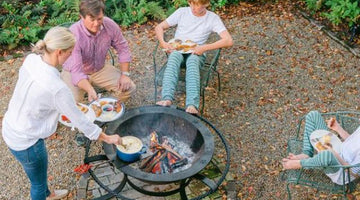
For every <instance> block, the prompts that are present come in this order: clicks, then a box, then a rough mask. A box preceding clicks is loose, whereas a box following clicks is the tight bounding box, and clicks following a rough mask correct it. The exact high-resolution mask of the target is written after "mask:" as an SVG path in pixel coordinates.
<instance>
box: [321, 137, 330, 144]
mask: <svg viewBox="0 0 360 200" xmlns="http://www.w3.org/2000/svg"><path fill="white" fill-rule="evenodd" d="M322 139H323V142H324V144H326V145H327V144H330V145H331V136H330V135H324V136H323V137H322Z"/></svg>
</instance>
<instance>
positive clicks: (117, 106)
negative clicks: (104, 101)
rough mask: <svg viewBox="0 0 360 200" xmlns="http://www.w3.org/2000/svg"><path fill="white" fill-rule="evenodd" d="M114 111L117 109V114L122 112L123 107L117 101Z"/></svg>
mask: <svg viewBox="0 0 360 200" xmlns="http://www.w3.org/2000/svg"><path fill="white" fill-rule="evenodd" d="M114 109H115V111H116V112H117V113H118V112H120V111H121V109H122V106H121V103H120V101H116V102H115V105H114Z"/></svg>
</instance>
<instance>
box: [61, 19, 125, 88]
mask: <svg viewBox="0 0 360 200" xmlns="http://www.w3.org/2000/svg"><path fill="white" fill-rule="evenodd" d="M70 30H71V32H72V33H74V35H75V37H76V44H75V47H74V50H73V52H72V54H71V56H70V57H69V58H68V59H67V60H66V62H65V63H64V65H63V69H64V70H66V71H69V72H70V73H71V78H72V83H73V84H74V85H77V84H78V83H79V81H80V80H82V79H88V75H90V74H93V73H94V72H97V71H99V70H100V69H102V68H103V67H104V64H105V59H106V54H107V52H108V49H109V48H110V47H111V46H112V47H114V49H115V50H116V52H117V57H118V61H119V63H126V62H130V61H131V54H130V50H129V46H128V43H127V41H126V39H125V38H124V36H123V35H122V32H121V30H120V28H119V26H118V25H117V24H116V23H115V22H114V21H113V20H112V19H110V18H108V17H104V21H103V26H102V28H101V30H100V31H99V32H98V33H97V34H96V35H92V34H91V33H90V32H89V31H88V30H87V29H86V27H85V26H84V23H83V20H82V19H81V20H79V21H78V22H76V23H74V24H73V25H72V26H71V27H70Z"/></svg>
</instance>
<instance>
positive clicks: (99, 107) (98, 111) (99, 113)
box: [91, 104, 102, 117]
mask: <svg viewBox="0 0 360 200" xmlns="http://www.w3.org/2000/svg"><path fill="white" fill-rule="evenodd" d="M91 108H92V109H93V110H94V112H95V116H96V117H100V115H101V113H102V110H101V106H98V105H96V104H91Z"/></svg>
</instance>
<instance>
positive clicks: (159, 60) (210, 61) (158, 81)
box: [153, 27, 221, 114]
mask: <svg viewBox="0 0 360 200" xmlns="http://www.w3.org/2000/svg"><path fill="white" fill-rule="evenodd" d="M174 33H175V28H174V27H171V28H169V29H168V30H166V32H165V34H164V39H165V41H169V40H170V39H172V38H173V36H174ZM218 39H219V36H218V35H217V34H216V33H212V34H211V35H210V37H209V39H208V41H207V42H214V41H216V40H218ZM220 51H221V49H216V50H211V51H207V52H205V55H206V60H205V62H204V65H203V66H201V68H200V96H201V106H200V113H201V114H203V111H204V106H205V90H206V87H208V85H209V81H210V80H211V79H212V77H213V75H214V74H215V75H216V77H217V82H218V91H220V90H221V85H220V74H219V72H218V71H217V65H218V61H219V57H220ZM167 57H168V54H167V53H165V52H163V51H162V49H161V48H160V46H159V42H157V44H156V46H155V50H154V51H153V67H154V72H155V76H154V86H155V92H154V97H155V98H154V99H155V103H156V101H157V98H158V97H157V95H158V86H161V85H162V79H163V76H164V71H165V68H166V62H167ZM185 70H186V66H185V63H183V64H182V65H181V72H180V75H179V81H183V82H185Z"/></svg>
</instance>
